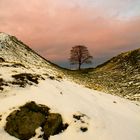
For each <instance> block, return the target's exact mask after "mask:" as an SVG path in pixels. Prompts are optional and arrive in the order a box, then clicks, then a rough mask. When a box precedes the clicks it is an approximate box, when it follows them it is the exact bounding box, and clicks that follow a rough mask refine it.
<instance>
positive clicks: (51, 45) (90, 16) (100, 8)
mask: <svg viewBox="0 0 140 140" xmlns="http://www.w3.org/2000/svg"><path fill="white" fill-rule="evenodd" d="M0 32H6V33H8V34H11V35H14V36H16V37H17V38H19V39H20V40H22V41H23V42H24V43H26V44H27V45H29V46H30V47H31V48H33V49H34V50H36V51H37V52H38V53H39V54H41V55H43V56H44V57H45V58H47V59H49V60H51V61H53V62H55V63H57V64H62V63H68V62H67V61H68V58H69V52H70V49H71V47H73V46H75V45H79V44H81V45H86V46H87V47H88V49H89V51H90V53H91V55H93V57H94V65H95V64H97V63H101V62H103V61H105V60H107V59H109V58H111V57H112V56H114V55H116V54H118V53H120V52H123V51H127V50H132V49H136V48H139V47H140V0H0Z"/></svg>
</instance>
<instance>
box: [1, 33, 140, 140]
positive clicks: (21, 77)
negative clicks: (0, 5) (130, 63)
mask: <svg viewBox="0 0 140 140" xmlns="http://www.w3.org/2000/svg"><path fill="white" fill-rule="evenodd" d="M12 38H14V37H12ZM13 40H15V42H16V39H15V38H14V39H12V41H11V36H9V35H6V34H3V33H1V35H0V58H3V59H4V60H5V61H2V62H0V139H1V140H17V138H15V137H13V136H11V135H9V134H8V133H7V132H6V131H5V130H4V127H5V124H6V118H7V116H8V115H9V114H10V113H11V112H13V111H14V110H16V109H18V108H19V107H20V106H21V105H24V104H25V103H27V102H29V101H35V102H36V103H37V104H43V105H46V106H48V107H49V108H50V109H51V112H56V113H60V114H61V115H62V118H63V121H64V122H66V123H68V124H69V126H68V128H67V129H66V130H65V131H64V132H63V133H60V134H58V135H54V136H51V137H50V138H49V140H77V139H79V140H140V133H139V132H140V104H139V103H137V102H131V101H129V100H126V99H122V98H119V97H117V96H112V95H108V94H105V93H102V92H98V91H95V90H91V89H88V88H85V87H83V86H80V85H78V84H75V83H74V82H72V81H69V80H68V79H66V77H65V78H64V77H63V75H61V70H59V69H57V68H56V67H54V66H53V65H52V64H50V63H49V62H47V61H45V60H44V59H43V58H41V57H40V56H38V55H37V54H36V53H34V52H33V51H32V50H30V51H28V50H29V48H26V46H25V45H23V46H22V43H21V44H19V42H18V44H17V42H16V43H13ZM15 50H17V51H15ZM17 52H18V53H17ZM25 53H26V55H25ZM1 60H2V59H1ZM36 61H37V62H36ZM75 116H80V119H76V117H75ZM41 133H42V132H40V131H39V129H37V134H36V136H34V137H33V138H31V139H30V140H43V138H40V137H38V136H39V135H40V134H41Z"/></svg>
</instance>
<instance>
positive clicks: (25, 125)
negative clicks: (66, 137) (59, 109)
mask: <svg viewBox="0 0 140 140" xmlns="http://www.w3.org/2000/svg"><path fill="white" fill-rule="evenodd" d="M6 120H7V123H6V126H5V130H6V131H7V132H8V133H9V134H10V135H12V136H15V137H17V138H19V139H21V140H28V139H30V138H31V137H33V136H34V135H35V134H36V133H35V130H36V129H37V128H39V127H42V131H44V136H43V137H44V139H45V140H47V139H48V138H49V137H50V135H56V134H58V133H60V132H62V130H63V128H64V127H63V126H64V125H63V122H62V117H61V115H60V114H58V113H49V108H48V107H47V106H44V105H37V104H36V103H35V102H30V103H26V104H25V105H24V106H22V107H20V110H16V111H13V112H12V113H11V114H10V115H9V116H8V117H7V119H6Z"/></svg>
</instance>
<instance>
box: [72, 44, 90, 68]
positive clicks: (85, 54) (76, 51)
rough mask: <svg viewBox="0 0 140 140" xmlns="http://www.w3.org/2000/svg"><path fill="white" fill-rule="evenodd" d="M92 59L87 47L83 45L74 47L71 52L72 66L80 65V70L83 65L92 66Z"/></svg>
mask: <svg viewBox="0 0 140 140" xmlns="http://www.w3.org/2000/svg"><path fill="white" fill-rule="evenodd" d="M92 58H93V57H92V56H91V55H90V53H89V51H88V49H87V47H86V46H83V45H77V46H74V47H72V49H71V51H70V64H71V65H78V69H79V70H80V69H81V65H82V64H91V63H92Z"/></svg>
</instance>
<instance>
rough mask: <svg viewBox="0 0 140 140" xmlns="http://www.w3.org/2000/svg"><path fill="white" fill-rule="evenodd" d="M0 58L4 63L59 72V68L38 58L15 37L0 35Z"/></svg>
mask: <svg viewBox="0 0 140 140" xmlns="http://www.w3.org/2000/svg"><path fill="white" fill-rule="evenodd" d="M0 58H3V59H4V60H5V61H8V62H12V63H13V62H14V63H21V64H22V65H24V66H25V67H26V68H30V69H33V68H37V69H41V70H43V69H44V68H45V70H53V71H54V72H56V71H59V68H58V67H56V66H55V65H53V64H52V63H50V62H48V61H47V60H45V59H44V58H43V57H41V56H39V55H38V54H37V53H36V52H34V51H33V50H32V49H30V48H29V47H28V46H27V45H25V44H24V43H23V42H21V41H19V40H18V39H17V38H16V37H14V36H11V35H8V34H6V33H0Z"/></svg>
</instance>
